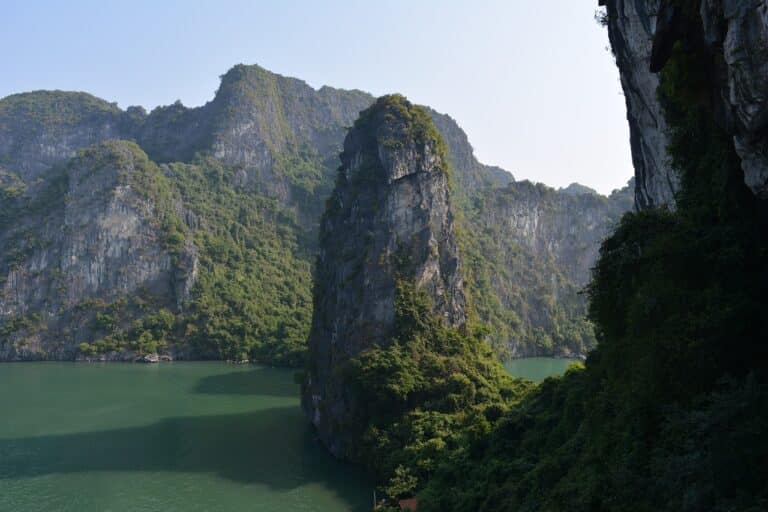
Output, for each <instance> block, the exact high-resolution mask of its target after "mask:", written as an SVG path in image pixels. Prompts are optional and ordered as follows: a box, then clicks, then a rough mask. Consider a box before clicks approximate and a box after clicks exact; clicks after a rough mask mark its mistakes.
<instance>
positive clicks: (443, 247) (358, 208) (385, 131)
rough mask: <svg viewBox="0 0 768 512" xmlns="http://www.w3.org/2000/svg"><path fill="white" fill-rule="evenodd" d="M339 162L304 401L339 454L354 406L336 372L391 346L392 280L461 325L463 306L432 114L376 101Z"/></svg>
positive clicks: (323, 243) (399, 101) (401, 102)
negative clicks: (421, 294)
mask: <svg viewBox="0 0 768 512" xmlns="http://www.w3.org/2000/svg"><path fill="white" fill-rule="evenodd" d="M341 161H342V166H341V168H340V170H339V175H338V178H337V182H336V188H335V190H334V192H333V194H332V195H331V198H330V199H329V200H328V203H327V207H326V211H325V215H324V217H323V220H322V224H321V233H320V255H319V257H318V260H317V271H316V283H315V291H314V304H315V309H314V314H313V321H312V331H311V334H310V337H309V350H310V356H309V359H310V368H309V375H308V377H307V382H306V383H305V387H304V392H303V403H304V408H305V411H306V413H307V415H308V416H309V417H310V418H311V420H312V423H313V424H314V425H315V427H316V428H317V430H318V433H319V435H320V438H321V439H322V440H323V441H324V442H325V443H326V444H327V445H328V446H329V448H330V449H331V451H332V452H333V453H335V454H336V455H339V456H344V455H346V454H347V448H346V447H345V445H344V441H343V436H340V435H339V429H340V428H342V427H340V425H341V424H343V422H344V418H345V415H347V414H348V413H349V411H350V409H354V408H355V407H356V406H357V404H355V403H353V402H352V401H351V398H350V397H349V395H348V394H347V393H345V383H344V377H343V375H340V374H339V372H338V369H339V368H340V366H341V365H343V364H344V362H345V361H347V360H348V359H349V358H350V357H354V356H355V355H357V354H359V353H360V352H361V351H363V350H365V349H368V348H371V347H374V346H376V345H379V346H384V345H387V344H389V343H391V335H392V332H393V328H394V321H395V293H396V285H397V281H398V280H400V279H402V280H408V281H409V282H413V283H415V284H416V286H417V287H418V288H420V289H422V290H425V291H426V292H427V293H428V295H429V296H430V297H431V298H432V299H433V301H434V312H435V314H437V315H439V316H441V317H443V318H444V319H445V322H446V324H447V325H451V326H459V325H462V324H463V323H464V322H465V321H466V316H467V312H466V298H465V296H464V289H463V288H464V284H463V281H462V278H461V272H460V269H459V256H458V247H457V243H456V239H455V236H454V232H453V230H454V225H453V224H454V221H453V215H452V213H451V206H450V199H449V186H448V174H447V172H448V169H447V158H446V155H445V147H444V143H443V141H442V138H441V137H440V135H439V133H438V132H437V130H435V128H434V126H433V125H432V122H431V121H430V119H429V115H428V113H427V112H426V111H425V110H424V109H422V108H420V107H416V106H414V105H412V104H411V103H409V102H408V101H407V100H405V99H404V98H403V97H401V96H385V97H383V98H380V99H379V100H378V101H377V102H376V103H375V104H374V105H373V106H372V107H371V108H369V109H368V110H366V111H364V112H363V113H362V114H361V116H360V119H358V120H357V121H356V122H355V125H354V127H353V128H352V129H351V130H350V132H349V134H348V135H347V137H346V139H345V142H344V152H343V153H342V155H341Z"/></svg>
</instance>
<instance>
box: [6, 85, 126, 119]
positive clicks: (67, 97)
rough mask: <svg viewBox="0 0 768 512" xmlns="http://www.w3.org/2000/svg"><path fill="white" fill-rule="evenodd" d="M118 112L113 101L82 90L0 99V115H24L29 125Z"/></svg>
mask: <svg viewBox="0 0 768 512" xmlns="http://www.w3.org/2000/svg"><path fill="white" fill-rule="evenodd" d="M119 114H120V109H119V108H118V107H117V104H115V103H107V102H106V101H104V100H102V99H99V98H97V97H95V96H92V95H90V94H87V93H84V92H65V91H35V92H28V93H22V94H13V95H11V96H6V97H5V98H3V99H2V100H1V101H0V118H1V117H8V118H10V119H24V120H26V122H27V124H29V125H42V126H53V125H62V124H64V125H75V124H78V123H80V122H82V121H83V120H87V119H89V118H93V117H97V116H112V115H119Z"/></svg>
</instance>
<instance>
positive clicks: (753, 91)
mask: <svg viewBox="0 0 768 512" xmlns="http://www.w3.org/2000/svg"><path fill="white" fill-rule="evenodd" d="M599 3H600V5H604V6H605V7H606V17H605V20H606V22H607V24H608V34H609V37H610V40H611V47H612V49H613V52H614V54H615V55H616V61H617V64H618V67H619V71H620V73H621V82H622V86H623V88H624V93H625V96H626V101H627V117H628V120H629V126H630V134H631V143H632V157H633V161H634V164H635V176H636V184H637V185H636V186H637V189H636V199H637V206H638V207H640V208H646V207H653V206H661V205H665V204H668V205H670V204H673V203H674V193H675V191H676V190H677V189H678V188H679V179H678V177H677V176H676V175H675V172H674V171H673V170H672V166H671V163H670V161H669V157H668V156H667V154H666V147H667V145H668V134H667V129H666V123H665V121H664V118H663V116H662V115H661V112H662V108H661V105H660V104H659V100H658V96H657V89H658V86H659V76H658V72H659V71H660V70H661V69H662V68H663V67H664V64H665V63H666V61H667V59H668V58H669V57H670V55H671V52H672V50H673V48H674V45H675V44H676V43H677V42H678V40H679V39H680V37H681V35H682V34H684V33H696V34H697V38H698V39H700V41H701V44H703V45H705V46H706V50H707V52H708V54H709V56H710V58H711V63H707V66H706V67H707V68H708V70H707V73H709V75H710V79H711V80H712V82H713V84H714V87H713V90H715V91H717V92H716V93H715V94H716V97H715V98H713V101H712V105H713V106H714V108H715V109H716V116H717V118H718V123H719V124H720V125H721V126H723V127H724V128H725V129H726V130H727V131H728V132H729V133H730V134H731V135H732V137H733V144H734V148H735V149H736V152H737V153H738V155H739V157H740V158H741V162H742V164H741V165H742V170H743V171H744V182H745V184H746V185H747V186H748V187H749V188H750V189H751V190H752V192H754V193H755V194H757V195H758V196H761V197H765V196H766V195H768V149H767V146H766V136H765V134H766V130H768V99H767V97H766V90H768V59H767V58H766V56H765V48H766V47H767V46H768V4H766V2H765V1H759V0H757V1H742V0H704V1H700V2H675V1H671V0H639V1H635V0H600V2H599ZM702 64H704V63H702Z"/></svg>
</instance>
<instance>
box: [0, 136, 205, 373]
mask: <svg viewBox="0 0 768 512" xmlns="http://www.w3.org/2000/svg"><path fill="white" fill-rule="evenodd" d="M51 172H53V171H51ZM151 172H155V173H159V172H160V170H159V169H158V168H157V167H156V166H155V165H154V164H152V163H151V162H149V161H148V160H147V157H146V155H145V154H144V153H143V152H142V151H141V149H139V148H138V146H136V145H135V144H133V143H131V142H125V141H110V142H105V143H102V144H99V145H95V146H92V147H91V148H89V149H87V150H85V151H82V152H81V153H80V154H79V155H78V156H77V157H75V158H73V159H72V160H71V161H70V162H69V163H68V164H67V165H65V166H63V167H62V169H61V170H59V171H56V175H55V176H54V177H49V180H48V181H47V182H44V183H42V184H40V185H39V187H40V190H38V191H33V192H29V195H28V196H21V197H19V198H18V199H17V200H18V201H20V202H22V201H23V204H24V205H25V206H24V208H25V210H24V211H25V214H24V215H23V216H19V217H16V218H15V222H14V223H13V224H12V225H8V226H3V228H4V229H3V230H2V231H0V247H2V249H3V250H2V251H0V257H2V261H0V270H2V275H3V277H4V280H3V282H1V283H0V321H2V322H5V321H11V319H14V318H16V319H18V318H33V319H34V324H35V325H34V327H35V329H34V332H31V330H30V329H20V330H19V332H17V333H16V334H15V335H13V336H10V337H9V338H6V339H0V360H18V359H71V358H74V357H75V355H76V347H77V344H78V343H79V342H82V341H90V340H92V339H93V337H94V332H93V325H92V324H91V323H89V322H81V319H80V317H81V316H82V317H85V316H86V315H87V313H89V311H88V310H89V307H88V306H87V304H88V303H89V301H97V302H99V303H106V304H109V303H112V302H114V301H116V300H118V299H120V298H122V297H126V296H129V295H131V294H136V293H139V292H140V291H142V293H147V294H151V295H152V296H153V297H155V299H156V300H157V306H158V307H160V306H166V307H168V308H170V309H177V308H179V307H180V304H181V303H182V302H183V301H184V300H186V299H188V298H189V291H190V289H191V287H192V284H193V283H194V280H195V277H196V273H197V249H196V248H195V246H194V244H193V243H192V242H191V241H186V243H185V244H184V246H183V248H182V249H181V250H180V251H179V253H178V254H177V255H176V256H175V260H176V262H177V263H178V262H184V265H183V268H182V266H181V265H177V264H174V256H173V255H172V254H171V253H170V252H169V251H168V250H167V249H166V247H165V246H164V232H163V229H162V225H161V224H160V222H159V220H158V205H157V203H156V199H155V198H153V197H152V196H151V195H149V194H146V193H144V192H142V191H140V187H139V188H137V187H136V184H137V182H139V181H142V179H143V177H144V176H146V174H147V173H151ZM30 188H32V189H34V186H30ZM17 254H18V256H17ZM126 357H127V355H126Z"/></svg>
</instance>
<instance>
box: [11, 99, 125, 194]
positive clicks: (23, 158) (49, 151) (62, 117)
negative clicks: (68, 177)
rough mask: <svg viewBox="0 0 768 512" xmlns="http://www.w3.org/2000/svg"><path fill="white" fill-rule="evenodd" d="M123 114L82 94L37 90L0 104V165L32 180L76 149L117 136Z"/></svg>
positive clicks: (65, 159) (100, 100) (119, 133)
mask: <svg viewBox="0 0 768 512" xmlns="http://www.w3.org/2000/svg"><path fill="white" fill-rule="evenodd" d="M123 121H124V119H123V112H122V111H121V110H120V109H119V108H118V107H117V105H116V104H114V103H108V102H106V101H104V100H102V99H99V98H96V97H94V96H91V95H90V94H86V93H81V92H77V93H76V92H64V91H36V92H30V93H22V94H14V95H12V96H8V97H6V98H3V99H2V100H0V167H5V168H6V169H7V170H8V171H11V172H14V173H16V174H18V175H19V176H20V177H21V178H22V179H23V180H24V181H27V182H31V181H33V180H34V179H35V178H37V177H38V176H40V175H41V174H42V173H44V172H45V171H47V170H48V169H49V168H50V167H52V166H53V165H56V164H61V163H63V162H65V161H67V160H68V159H70V158H71V157H73V156H75V153H76V152H77V150H79V149H82V148H84V147H87V146H90V145H91V144H94V143H97V142H101V141H103V140H107V139H115V138H121V135H122V134H123V132H124V130H125V127H124V125H123Z"/></svg>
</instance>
